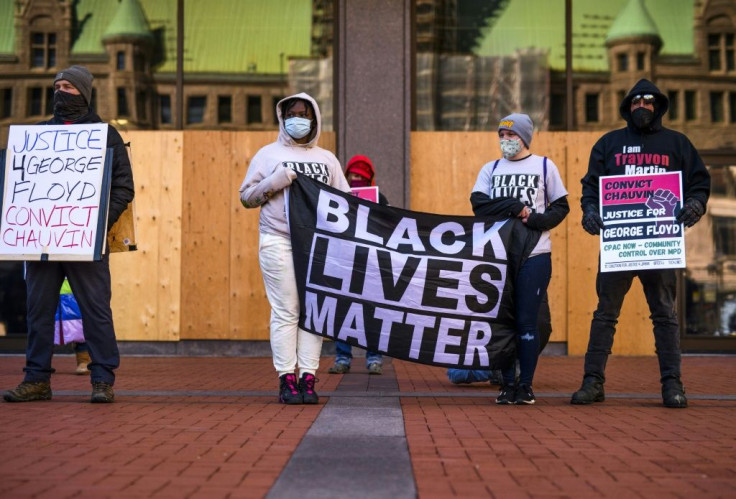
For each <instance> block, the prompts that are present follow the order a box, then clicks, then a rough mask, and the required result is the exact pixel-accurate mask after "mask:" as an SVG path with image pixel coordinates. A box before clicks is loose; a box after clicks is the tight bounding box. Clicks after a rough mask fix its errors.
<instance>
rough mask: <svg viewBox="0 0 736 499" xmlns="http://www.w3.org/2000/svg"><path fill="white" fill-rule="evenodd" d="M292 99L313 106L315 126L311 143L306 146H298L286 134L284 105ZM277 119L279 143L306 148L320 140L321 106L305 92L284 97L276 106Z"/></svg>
mask: <svg viewBox="0 0 736 499" xmlns="http://www.w3.org/2000/svg"><path fill="white" fill-rule="evenodd" d="M291 99H301V100H304V101H307V102H309V104H310V105H311V106H312V110H313V111H314V125H313V127H312V131H311V132H309V141H308V142H307V143H305V144H298V143H297V142H296V141H295V140H294V139H293V138H292V136H291V135H289V134H288V133H286V128H284V113H283V107H284V103H286V102H287V101H290V100H291ZM276 117H277V118H278V120H279V142H282V143H284V144H288V145H292V146H304V147H313V146H316V145H317V141H318V140H319V135H320V133H321V131H322V115H321V114H320V112H319V106H318V105H317V101H316V100H314V98H313V97H312V96H311V95H309V94H306V93H304V92H301V93H298V94H294V95H290V96H289V97H284V98H283V99H281V100H280V101H278V103H277V104H276Z"/></svg>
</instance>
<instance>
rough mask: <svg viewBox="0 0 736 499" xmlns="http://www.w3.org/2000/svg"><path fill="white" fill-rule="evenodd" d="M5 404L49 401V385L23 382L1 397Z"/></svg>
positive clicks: (47, 383) (38, 382)
mask: <svg viewBox="0 0 736 499" xmlns="http://www.w3.org/2000/svg"><path fill="white" fill-rule="evenodd" d="M3 398H4V399H5V401H6V402H33V401H34V400H51V383H49V382H48V381H23V382H22V383H21V384H20V385H18V386H17V387H16V388H15V389H14V390H8V391H7V392H5V395H3Z"/></svg>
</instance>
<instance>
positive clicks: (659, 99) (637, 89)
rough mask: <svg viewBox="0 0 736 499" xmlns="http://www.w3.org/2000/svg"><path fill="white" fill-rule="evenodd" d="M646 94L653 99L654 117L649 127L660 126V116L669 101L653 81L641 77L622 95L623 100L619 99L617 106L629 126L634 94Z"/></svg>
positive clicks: (668, 105)
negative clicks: (619, 103) (626, 93)
mask: <svg viewBox="0 0 736 499" xmlns="http://www.w3.org/2000/svg"><path fill="white" fill-rule="evenodd" d="M647 94H652V95H653V96H654V99H655V100H654V119H653V120H652V123H651V125H650V128H651V129H652V130H656V129H659V128H661V127H662V117H663V116H664V114H665V113H666V112H667V110H668V109H669V107H670V101H669V99H668V98H667V96H666V95H664V94H663V93H662V92H660V91H659V88H657V86H656V85H655V84H654V83H652V82H651V81H649V80H647V79H646V78H642V79H641V80H639V81H638V82H636V85H634V86H633V87H632V88H631V90H630V91H629V93H628V95H626V97H624V100H623V101H621V105H620V106H619V113H621V117H622V118H623V119H625V120H626V123H628V124H629V125H630V126H633V124H632V122H631V101H632V99H633V98H634V96H636V95H647Z"/></svg>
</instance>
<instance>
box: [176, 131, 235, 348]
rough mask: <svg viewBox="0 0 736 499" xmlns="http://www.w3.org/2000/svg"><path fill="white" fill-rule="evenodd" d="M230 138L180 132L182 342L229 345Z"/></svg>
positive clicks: (224, 134)
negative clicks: (225, 342) (210, 341)
mask: <svg viewBox="0 0 736 499" xmlns="http://www.w3.org/2000/svg"><path fill="white" fill-rule="evenodd" d="M231 145H232V132H219V131H188V132H184V157H183V165H184V169H183V182H184V188H183V200H182V202H183V204H182V269H181V276H182V283H184V286H183V287H182V298H181V303H182V326H181V338H182V339H191V340H194V339H228V338H230V330H229V316H230V311H229V299H228V296H229V287H230V204H231V201H230V199H231V197H232V189H231V188H230V183H229V182H228V179H229V178H230V165H231V164H232V162H233V160H234V158H233V154H232V151H231Z"/></svg>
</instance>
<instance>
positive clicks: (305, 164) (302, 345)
mask: <svg viewBox="0 0 736 499" xmlns="http://www.w3.org/2000/svg"><path fill="white" fill-rule="evenodd" d="M276 116H277V117H278V120H279V135H278V138H277V140H276V142H273V143H271V144H269V145H267V146H264V147H262V148H261V149H260V150H259V151H258V152H257V153H256V155H255V156H253V159H252V160H251V162H250V166H248V172H247V173H246V175H245V179H244V180H243V184H242V185H241V186H240V201H241V202H242V203H243V206H245V207H246V208H259V207H260V209H261V213H260V218H259V224H258V228H259V232H260V238H259V249H258V260H259V262H260V266H261V273H262V274H263V283H264V285H265V287H266V295H267V296H268V302H269V303H270V305H271V325H270V326H271V334H270V339H271V350H272V352H273V365H274V368H275V369H276V372H277V373H278V375H279V401H280V402H281V403H283V404H316V403H318V402H319V397H318V396H317V392H316V391H315V389H314V385H315V382H316V381H317V379H316V378H315V374H316V372H317V369H318V368H319V356H320V354H321V352H322V337H321V336H318V335H316V334H311V333H308V332H307V331H304V330H303V329H301V328H300V327H299V293H298V290H297V287H296V277H295V274H294V260H293V258H292V250H291V239H290V234H289V225H288V222H287V219H286V213H287V209H288V207H287V205H286V202H285V199H286V196H285V193H286V192H287V191H288V189H289V186H290V185H291V182H292V181H293V180H294V179H295V178H296V176H297V175H298V174H301V175H307V176H309V177H311V178H313V179H316V180H318V181H320V182H323V183H325V184H327V185H330V186H332V187H335V188H337V189H339V190H341V191H343V192H349V191H350V186H349V185H348V182H347V180H345V175H343V173H342V167H341V166H340V162H339V161H338V160H337V158H336V157H335V155H334V154H332V153H331V152H330V151H327V150H326V149H322V148H321V147H319V146H318V145H317V141H318V140H319V135H320V130H321V118H320V113H319V107H318V106H317V102H316V101H315V100H314V99H313V98H312V97H311V96H309V95H307V94H305V93H300V94H296V95H292V96H290V97H287V98H285V99H282V100H280V101H279V102H278V103H277V104H276ZM297 367H298V369H299V371H300V377H299V378H297V375H296V370H297Z"/></svg>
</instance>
